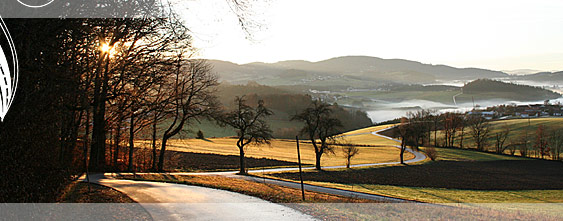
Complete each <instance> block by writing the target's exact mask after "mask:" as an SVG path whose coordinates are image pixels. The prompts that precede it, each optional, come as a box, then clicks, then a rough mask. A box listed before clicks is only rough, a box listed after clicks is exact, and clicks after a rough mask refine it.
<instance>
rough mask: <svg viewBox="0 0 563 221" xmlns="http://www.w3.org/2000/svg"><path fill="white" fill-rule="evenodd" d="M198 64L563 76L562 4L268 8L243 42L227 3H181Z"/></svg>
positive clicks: (299, 3) (543, 0)
mask: <svg viewBox="0 0 563 221" xmlns="http://www.w3.org/2000/svg"><path fill="white" fill-rule="evenodd" d="M184 4H185V5H186V8H188V9H186V10H183V11H184V12H185V13H183V15H184V18H185V19H186V20H187V24H188V26H189V27H190V28H191V29H192V31H193V32H194V35H195V39H194V45H195V46H196V47H198V48H200V49H201V51H200V53H199V56H200V57H204V58H209V59H221V60H227V61H232V62H236V63H248V62H254V61H262V62H276V61H280V60H309V61H319V60H323V59H328V58H331V57H337V56H346V55H368V56H375V57H381V58H403V59H409V60H416V61H420V62H423V63H431V64H447V65H452V66H456V67H482V68H489V69H495V70H513V69H537V70H548V71H549V70H563V1H561V0H552V1H547V0H533V1H531V0H528V1H519V0H506V1H505V0H501V1H499V0H472V1H452V0H425V1H420V0H393V1H391V0H388V1H377V0H365V1H360V0H356V1H355V0H277V1H276V0H270V1H269V3H264V4H263V3H258V4H256V5H255V7H254V10H253V11H254V13H255V15H253V16H251V17H253V18H255V20H257V21H260V22H261V23H263V24H264V27H265V28H264V29H262V30H255V31H254V32H253V33H254V38H253V39H254V40H253V41H249V40H247V39H246V38H245V35H244V33H243V32H242V31H241V30H240V28H239V26H238V25H237V22H236V18H235V17H234V16H233V14H232V13H229V12H230V9H229V6H228V5H227V4H226V3H225V0H199V1H187V2H184Z"/></svg>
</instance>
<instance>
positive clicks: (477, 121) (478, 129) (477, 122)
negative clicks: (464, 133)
mask: <svg viewBox="0 0 563 221" xmlns="http://www.w3.org/2000/svg"><path fill="white" fill-rule="evenodd" d="M469 122H470V123H469V126H470V127H471V136H472V137H473V140H474V142H475V147H476V148H477V150H480V151H483V150H485V146H486V145H487V139H488V138H489V132H490V126H489V122H488V121H487V119H485V118H483V117H481V116H471V117H470V121H469Z"/></svg>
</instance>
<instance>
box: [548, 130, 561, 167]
mask: <svg viewBox="0 0 563 221" xmlns="http://www.w3.org/2000/svg"><path fill="white" fill-rule="evenodd" d="M548 142H549V146H550V147H551V148H550V150H551V159H552V160H561V152H562V150H563V129H561V128H559V129H554V130H552V131H551V135H550V136H549V138H548Z"/></svg>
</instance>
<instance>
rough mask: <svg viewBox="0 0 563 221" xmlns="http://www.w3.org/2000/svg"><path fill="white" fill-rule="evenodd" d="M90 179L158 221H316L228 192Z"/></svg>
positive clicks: (142, 182)
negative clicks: (132, 202)
mask: <svg viewBox="0 0 563 221" xmlns="http://www.w3.org/2000/svg"><path fill="white" fill-rule="evenodd" d="M90 179H91V181H92V182H94V183H98V184H101V185H104V186H108V187H112V188H114V189H116V190H119V191H121V192H123V193H125V194H127V195H128V196H129V197H131V198H132V199H133V200H135V201H137V202H139V203H140V204H141V206H143V207H144V208H145V209H146V210H147V212H149V214H150V215H151V216H152V217H153V219H155V220H314V218H313V217H311V216H308V215H305V214H303V213H301V212H299V211H297V210H294V209H291V208H289V207H285V206H282V205H279V204H275V203H271V202H268V201H265V200H262V199H259V198H256V197H251V196H247V195H244V194H240V193H234V192H229V191H225V190H217V189H212V188H205V187H198V186H189V185H183V184H172V183H160V182H145V181H133V180H119V179H111V178H106V177H105V176H104V175H102V174H95V175H92V176H90Z"/></svg>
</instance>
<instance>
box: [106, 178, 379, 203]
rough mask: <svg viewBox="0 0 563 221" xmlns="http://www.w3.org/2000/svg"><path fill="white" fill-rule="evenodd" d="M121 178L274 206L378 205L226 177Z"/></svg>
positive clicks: (356, 199)
mask: <svg viewBox="0 0 563 221" xmlns="http://www.w3.org/2000/svg"><path fill="white" fill-rule="evenodd" d="M117 178H120V179H130V180H144V181H156V182H169V183H179V184H187V185H195V186H203V187H210V188H216V189H222V190H228V191H233V192H237V193H242V194H245V195H249V196H255V197H258V198H261V199H264V200H268V201H271V202H274V203H376V202H377V201H373V200H365V199H358V198H350V197H343V196H338V195H332V194H326V193H318V192H312V191H305V196H306V198H305V201H303V200H302V195H301V190H299V189H293V188H290V187H283V186H278V185H274V184H268V183H257V182H252V181H247V180H242V179H236V178H229V177H224V176H205V175H204V176H192V175H169V174H143V175H136V176H133V175H121V176H118V177H117Z"/></svg>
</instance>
